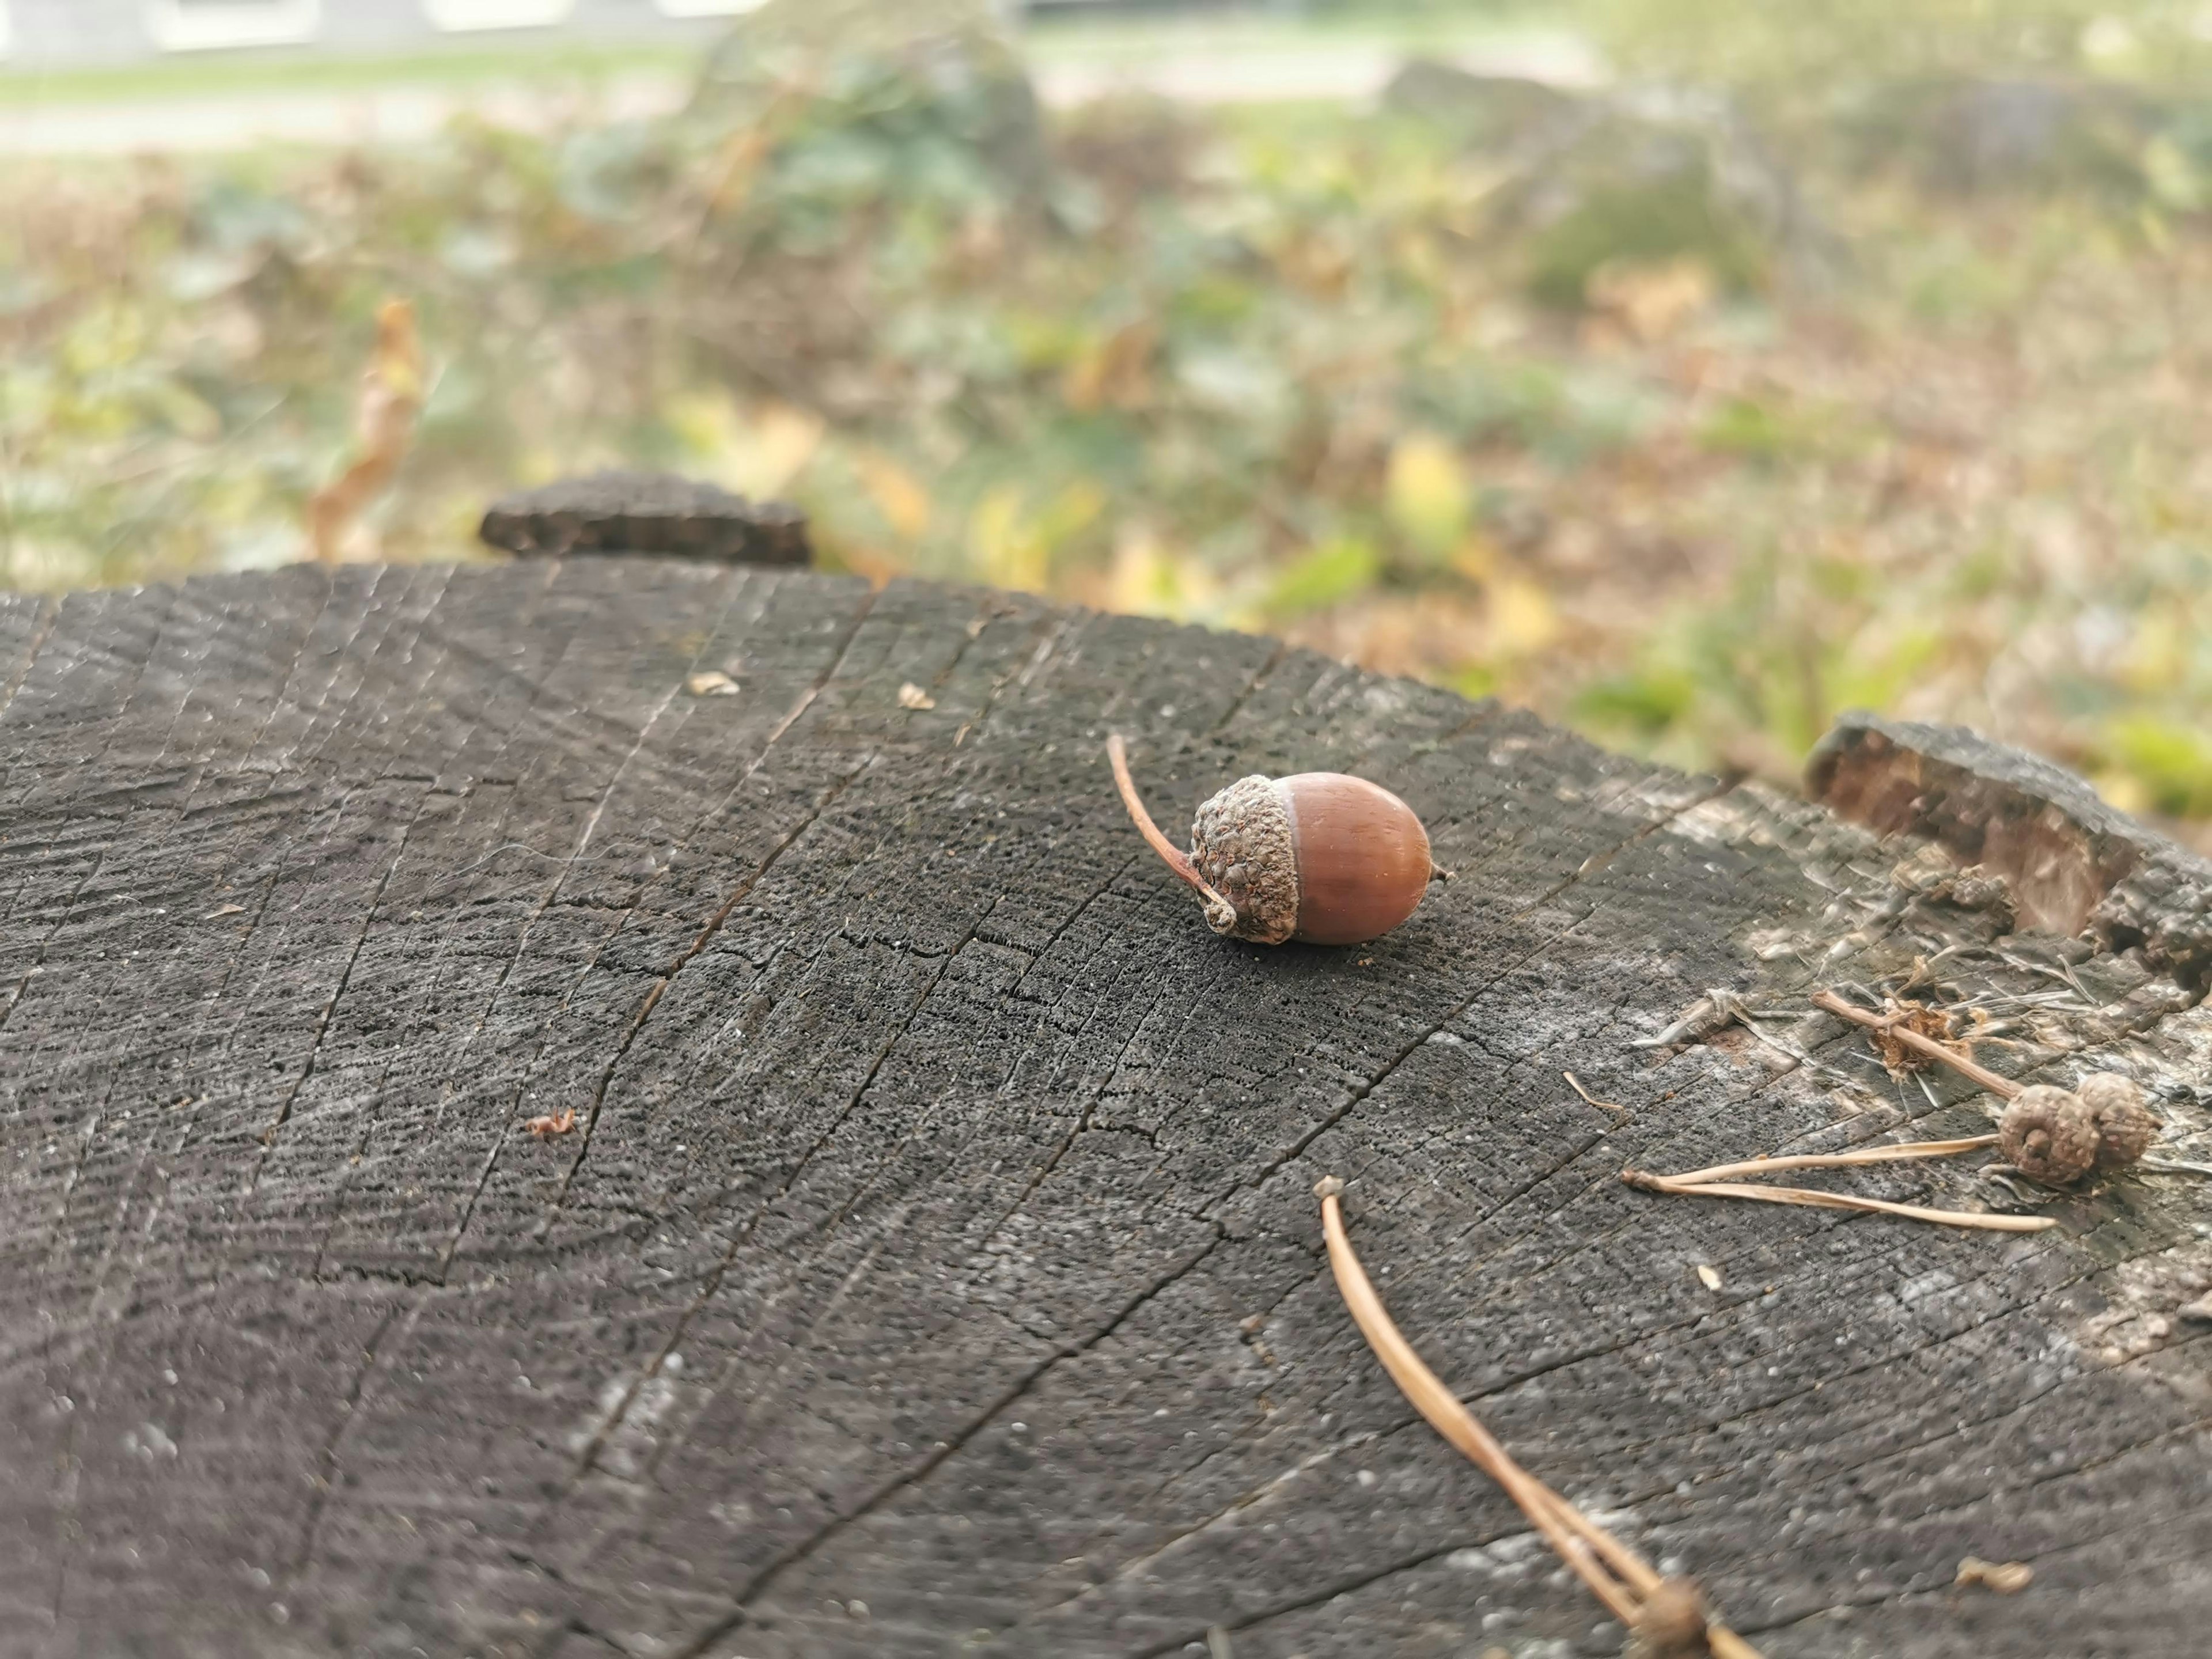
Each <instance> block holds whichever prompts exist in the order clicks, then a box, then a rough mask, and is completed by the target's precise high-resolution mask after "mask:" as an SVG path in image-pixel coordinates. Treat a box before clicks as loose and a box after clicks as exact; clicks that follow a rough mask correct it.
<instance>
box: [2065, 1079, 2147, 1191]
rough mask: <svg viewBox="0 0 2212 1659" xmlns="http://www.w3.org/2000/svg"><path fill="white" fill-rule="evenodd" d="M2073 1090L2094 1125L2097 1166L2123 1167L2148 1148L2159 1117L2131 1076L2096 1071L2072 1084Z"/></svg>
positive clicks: (2109, 1168)
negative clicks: (2146, 1102)
mask: <svg viewBox="0 0 2212 1659" xmlns="http://www.w3.org/2000/svg"><path fill="white" fill-rule="evenodd" d="M2074 1092H2075V1096H2076V1097H2079V1099H2080V1100H2081V1104H2082V1105H2083V1106H2084V1107H2086V1108H2087V1109H2088V1113H2089V1116H2090V1118H2091V1119H2092V1120H2093V1121H2094V1122H2095V1124H2096V1126H2097V1167H2098V1168H2099V1169H2100V1170H2124V1169H2125V1168H2126V1167H2127V1166H2128V1165H2129V1164H2133V1163H2136V1161H2138V1160H2139V1159H2140V1158H2142V1155H2143V1154H2144V1153H2145V1152H2148V1151H2149V1150H2150V1143H2151V1142H2152V1140H2153V1139H2155V1138H2156V1136H2157V1134H2158V1120H2157V1119H2156V1118H2155V1117H2154V1116H2152V1115H2151V1110H2150V1108H2149V1107H2148V1106H2146V1105H2144V1104H2143V1097H2142V1090H2141V1089H2139V1088H2137V1087H2136V1085H2135V1082H2134V1080H2133V1079H2130V1078H2125V1077H2123V1076H2121V1075H2120V1074H2119V1073H2118V1072H2097V1073H2092V1074H2091V1075H2090V1076H2088V1077H2085V1078H2083V1079H2081V1082H2079V1083H2077V1084H2075V1085H2074Z"/></svg>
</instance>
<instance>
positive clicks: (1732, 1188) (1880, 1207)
mask: <svg viewBox="0 0 2212 1659" xmlns="http://www.w3.org/2000/svg"><path fill="white" fill-rule="evenodd" d="M1620 1178H1621V1179H1622V1180H1623V1181H1625V1182H1627V1183H1628V1184H1629V1185H1630V1186H1632V1187H1635V1188H1639V1189H1641V1190H1642V1191H1644V1192H1647V1193H1676V1194H1681V1195H1682V1196H1684V1197H1686V1198H1755V1199H1759V1200H1763V1201H1764V1202H1765V1203H1768V1204H1802V1205H1806V1206H1809V1207H1811V1208H1814V1209H1820V1210H1869V1211H1872V1212H1874V1213H1875V1214H1877V1215H1894V1216H1902V1217H1904V1218H1905V1219H1906V1220H1908V1221H1933V1222H1935V1223H1936V1224H1937V1225H1941V1226H1945V1227H1978V1228H1981V1229H1983V1230H1984V1231H1988V1232H1993V1233H2039V1232H2042V1231H2045V1230H2046V1229H2048V1228H2051V1227H2056V1226H2057V1225H2058V1224H2057V1222H2056V1221H2054V1220H2053V1219H2051V1217H2049V1216H2047V1215H1990V1214H1986V1213H1984V1212H1979V1211H1974V1210H1930V1209H1926V1208H1923V1206H1920V1205H1917V1204H1893V1203H1891V1202H1889V1201H1888V1200H1887V1199H1881V1198H1861V1197H1859V1196H1858V1195H1857V1194H1854V1193H1826V1192H1822V1191H1820V1189H1819V1188H1814V1187H1765V1186H1761V1185H1760V1184H1759V1183H1758V1182H1753V1181H1745V1182H1733V1181H1683V1180H1680V1179H1677V1178H1676V1177H1674V1176H1657V1175H1652V1174H1651V1173H1650V1172H1649V1171H1648V1170H1622V1171H1621V1172H1620Z"/></svg>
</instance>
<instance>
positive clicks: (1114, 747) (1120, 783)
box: [1106, 732, 1236, 917]
mask: <svg viewBox="0 0 2212 1659" xmlns="http://www.w3.org/2000/svg"><path fill="white" fill-rule="evenodd" d="M1106 758H1107V759H1108V760H1109V761H1111V762H1112V763H1113V764H1114V782H1115V787H1118V788H1119V789H1120V790H1121V805H1124V806H1126V807H1127V808H1128V809H1129V821H1130V822H1131V823H1134V824H1135V825H1136V826H1137V833H1138V834H1139V835H1140V836H1143V837H1144V838H1145V840H1146V842H1147V843H1149V844H1150V845H1151V847H1152V851H1154V852H1155V853H1158V854H1159V855H1160V861H1161V862H1162V863H1163V864H1164V865H1166V866H1167V867H1168V868H1169V869H1170V870H1172V871H1174V872H1176V874H1177V875H1178V876H1181V877H1182V878H1183V879H1184V880H1185V881H1187V882H1188V883H1189V884H1191V885H1192V886H1193V887H1195V888H1196V889H1197V890H1198V891H1199V894H1200V896H1201V897H1203V898H1204V899H1205V900H1206V908H1207V910H1208V912H1209V913H1211V912H1212V911H1213V910H1214V909H1215V908H1217V907H1218V908H1220V909H1221V910H1223V911H1225V912H1227V913H1228V914H1229V915H1231V917H1233V916H1234V915H1236V909H1235V907H1234V906H1232V905H1231V903H1230V902H1229V901H1228V900H1227V899H1225V898H1224V897H1222V896H1221V895H1220V894H1218V893H1217V892H1215V891H1214V890H1213V889H1212V887H1211V886H1209V885H1208V884H1207V883H1206V878H1205V877H1204V876H1201V875H1200V874H1199V873H1198V866H1196V865H1194V864H1193V863H1192V862H1191V861H1190V854H1188V853H1186V852H1184V851H1183V850H1182V848H1180V847H1178V846H1176V844H1175V843H1174V842H1171V841H1170V840H1169V839H1168V838H1167V837H1166V836H1164V835H1162V834H1161V833H1160V827H1159V825H1158V824H1157V823H1153V822H1152V814H1151V813H1150V812H1147V811H1145V803H1144V800H1143V799H1142V797H1140V796H1139V794H1138V793H1137V784H1136V781H1135V780H1134V779H1133V778H1132V777H1131V776H1130V775H1129V746H1128V744H1126V743H1124V742H1122V740H1121V733H1120V732H1109V733H1107V736H1106Z"/></svg>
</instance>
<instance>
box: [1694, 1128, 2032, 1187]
mask: <svg viewBox="0 0 2212 1659" xmlns="http://www.w3.org/2000/svg"><path fill="white" fill-rule="evenodd" d="M1996 1144H1997V1138H1996V1136H1995V1135H1966V1136H1963V1137H1962V1138H1960V1139H1957V1140H1908V1141H1905V1142H1904V1143H1903V1144H1901V1145H1899V1146H1866V1147H1862V1148H1861V1149H1860V1150H1859V1151H1857V1152H1805V1153H1802V1154H1792V1155H1791V1156H1790V1157H1788V1158H1747V1159H1746V1160H1745V1161H1744V1162H1742V1163H1741V1164H1714V1165H1713V1166H1712V1167H1711V1169H1708V1170H1686V1171H1685V1172H1684V1173H1682V1174H1680V1175H1673V1176H1658V1177H1656V1179H1658V1180H1662V1181H1664V1182H1667V1183H1668V1185H1669V1186H1671V1187H1695V1186H1699V1185H1702V1184H1703V1183H1705V1182H1709V1181H1729V1180H1733V1179H1734V1178H1735V1177H1736V1176H1747V1175H1779V1174H1781V1173H1782V1171H1784V1170H1847V1169H1850V1168H1851V1167H1852V1166H1853V1165H1855V1164H1895V1163H1899V1162H1901V1161H1903V1160H1905V1159H1907V1158H1949V1157H1951V1156H1952V1155H1954V1153H1958V1152H1972V1151H1974V1150H1975V1149H1976V1148H1978V1147H1982V1146H1996Z"/></svg>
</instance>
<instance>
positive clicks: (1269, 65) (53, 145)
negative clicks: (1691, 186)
mask: <svg viewBox="0 0 2212 1659" xmlns="http://www.w3.org/2000/svg"><path fill="white" fill-rule="evenodd" d="M1407 55H1408V54H1407V52H1405V51H1404V50H1402V49H1401V48H1398V47H1395V46H1344V45H1340V44H1334V43H1332V44H1330V45H1328V46H1299V47H1289V46H1274V47H1267V48H1263V49H1255V50H1248V51H1231V52H1199V51H1194V50H1188V49H1182V48H1180V47H1179V46H1178V47H1176V48H1175V49H1164V50H1162V51H1161V52H1158V53H1157V54H1152V55H1133V54H1130V53H1127V52H1122V53H1119V54H1116V55H1114V56H1112V57H1104V56H1101V57H1097V58H1074V57H1067V58H1061V57H1056V56H1048V57H1045V58H1042V59H1041V61H1040V62H1039V63H1038V64H1036V68H1035V71H1034V72H1035V74H1036V82H1037V88H1038V90H1039V92H1040V93H1041V94H1042V96H1043V97H1044V99H1045V100H1046V101H1047V102H1048V103H1052V104H1055V105H1060V106H1066V105H1073V104H1080V103H1085V102H1087V101H1089V100H1093V99H1096V98H1099V97H1102V96H1105V95H1108V94H1113V93H1116V92H1128V91H1142V92H1150V93H1153V94H1158V95H1161V96H1164V97H1171V98H1179V99H1187V100H1193V101H1197V102H1238V101H1257V100H1276V99H1283V100H1288V99H1329V98H1336V99H1358V98H1364V97H1369V96H1371V95H1373V94H1375V93H1376V92H1377V91H1379V90H1380V89H1381V88H1382V87H1383V85H1384V84H1385V83H1386V82H1388V81H1389V77H1390V76H1391V75H1392V74H1393V73H1394V72H1395V70H1396V69H1397V67H1398V65H1399V64H1401V62H1403V61H1404V59H1405V58H1406V57H1407ZM1449 56H1450V57H1451V58H1453V60H1454V61H1456V62H1459V63H1462V64H1465V65H1467V66H1468V67H1469V68H1472V69H1478V70H1484V71H1486V72H1489V73H1495V74H1515V75H1530V76H1537V77H1539V78H1542V79H1549V80H1559V81H1569V82H1582V81H1587V80H1589V79H1590V78H1592V77H1593V76H1595V64H1594V61H1593V59H1592V58H1591V56H1590V54H1589V52H1588V50H1587V49H1586V48H1584V47H1583V46H1582V45H1581V44H1580V43H1579V42H1578V41H1577V40H1573V39H1572V38H1571V37H1568V36H1564V35H1533V34H1532V35H1525V36H1512V37H1501V38H1500V39H1498V40H1495V41H1491V42H1487V43H1485V44H1483V45H1482V46H1475V47H1468V48H1463V49H1462V50H1460V51H1458V52H1453V53H1450V54H1449ZM688 86H689V82H688V79H687V77H685V76H683V75H681V74H678V73H676V72H673V71H671V70H659V69H654V70H628V71H623V72H620V73H617V74H614V75H611V76H608V77H606V78H605V80H604V81H602V82H599V83H597V85H596V87H595V88H586V87H583V86H581V85H580V84H579V82H577V81H576V79H575V78H574V76H573V75H569V74H556V75H555V76H552V77H550V84H547V83H539V84H534V85H533V84H532V83H531V82H527V81H525V80H522V79H520V78H517V79H514V80H488V81H480V82H473V83H469V84H461V85H455V84H451V83H447V84H423V83H419V82H392V83H391V84H388V85H382V86H376V85H366V86H362V87H358V88H314V89H313V90H312V91H300V92H283V91H267V92H240V91H239V90H237V89H236V88H226V89H225V90H224V91H223V92H222V93H221V94H183V93H180V94H177V95H174V96H170V97H161V98H142V99H135V100H129V101H101V102H87V103H82V104H75V103H71V104H29V105H16V106H9V105H7V104H6V103H4V102H0V154H9V155H132V154H137V153H139V152H142V151H164V152H171V153H175V152H185V151H209V150H226V149H250V148H252V146H254V145H257V144H263V143H303V144H372V143H408V142H410V141H414V140H419V139H422V138H425V137H429V136H430V135H432V134H433V133H435V132H436V131H439V130H440V129H441V127H443V126H444V125H446V124H447V122H449V121H451V120H452V119H453V118H455V117H456V116H459V115H462V114H469V115H473V116H476V117H477V118H482V119H484V120H489V121H491V122H494V123H495V124H497V125H501V126H506V127H514V128H520V129H523V130H526V131H543V130H550V129H554V128H557V127H559V126H561V125H564V124H567V123H568V122H571V121H573V120H574V119H575V118H577V117H578V116H579V115H580V114H591V115H596V116H598V117H599V118H604V119H616V120H620V119H634V118H643V117H649V116H653V115H659V114H665V113H666V112H670V111H671V110H673V109H675V108H677V107H678V106H679V105H680V104H681V103H682V101H683V100H684V95H685V93H686V91H687V89H688Z"/></svg>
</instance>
